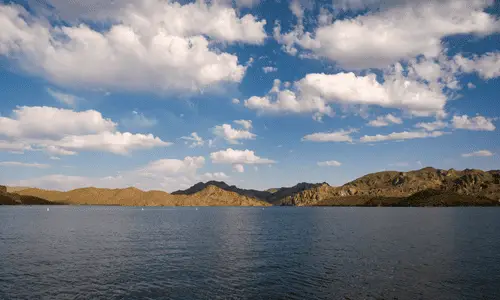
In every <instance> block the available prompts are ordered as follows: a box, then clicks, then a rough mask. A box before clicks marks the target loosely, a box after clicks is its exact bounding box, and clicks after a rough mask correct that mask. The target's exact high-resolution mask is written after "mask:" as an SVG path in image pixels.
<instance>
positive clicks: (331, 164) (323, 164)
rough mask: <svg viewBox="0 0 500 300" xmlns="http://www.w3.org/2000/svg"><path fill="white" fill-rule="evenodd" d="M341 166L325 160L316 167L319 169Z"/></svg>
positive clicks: (336, 162)
mask: <svg viewBox="0 0 500 300" xmlns="http://www.w3.org/2000/svg"><path fill="white" fill-rule="evenodd" d="M341 165H342V164H341V163H340V162H338V161H336V160H327V161H320V162H318V166H320V167H339V166H341Z"/></svg>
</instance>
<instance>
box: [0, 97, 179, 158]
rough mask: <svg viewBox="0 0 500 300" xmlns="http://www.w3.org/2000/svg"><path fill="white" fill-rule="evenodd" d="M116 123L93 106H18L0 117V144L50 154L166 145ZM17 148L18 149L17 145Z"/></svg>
mask: <svg viewBox="0 0 500 300" xmlns="http://www.w3.org/2000/svg"><path fill="white" fill-rule="evenodd" d="M116 126H117V124H116V123H115V122H113V121H111V120H110V119H105V118H104V117H103V116H102V115H101V113H100V112H97V111H95V110H87V111H81V112H77V111H73V110H68V109H59V108H54V107H45V106H43V107H27V106H23V107H18V108H17V109H15V110H14V111H13V114H12V117H10V118H8V117H0V128H2V131H0V136H5V137H7V138H9V139H10V141H4V142H3V145H2V144H0V146H3V147H0V148H5V149H7V148H16V149H17V150H18V151H19V150H33V149H41V150H44V151H46V152H47V153H49V154H51V155H75V154H76V152H77V151H80V150H92V151H107V152H111V153H115V154H122V155H123V154H128V153H129V152H130V151H133V150H139V149H150V148H153V147H164V146H169V145H170V144H171V143H168V142H164V141H162V140H161V139H160V138H158V137H155V136H153V135H152V134H132V133H129V132H123V133H122V132H118V131H116ZM19 148H20V149H19Z"/></svg>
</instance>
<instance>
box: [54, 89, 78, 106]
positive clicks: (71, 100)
mask: <svg viewBox="0 0 500 300" xmlns="http://www.w3.org/2000/svg"><path fill="white" fill-rule="evenodd" d="M47 93H49V95H51V96H52V97H53V98H54V99H56V100H57V101H59V103H62V104H64V105H67V106H69V107H75V106H76V104H77V102H78V101H81V100H82V98H80V97H77V96H75V95H71V94H67V93H63V92H60V91H56V90H53V89H51V88H47Z"/></svg>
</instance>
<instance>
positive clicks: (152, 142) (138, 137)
mask: <svg viewBox="0 0 500 300" xmlns="http://www.w3.org/2000/svg"><path fill="white" fill-rule="evenodd" d="M55 144H56V146H58V147H61V148H64V149H69V150H96V151H107V152H111V153H115V154H121V155H124V154H128V153H129V152H130V151H133V150H140V149H151V148H154V147H166V146H170V145H171V143H169V142H164V141H162V140H161V139H160V138H158V137H155V136H153V135H152V134H132V133H130V132H124V133H122V132H102V133H99V134H91V135H72V136H66V137H64V138H62V139H61V140H59V141H57V142H55Z"/></svg>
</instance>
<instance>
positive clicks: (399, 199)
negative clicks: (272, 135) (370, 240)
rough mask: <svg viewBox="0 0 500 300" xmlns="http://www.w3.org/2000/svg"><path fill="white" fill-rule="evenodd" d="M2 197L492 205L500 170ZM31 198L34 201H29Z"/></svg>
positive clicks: (134, 202)
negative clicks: (254, 186) (256, 186)
mask: <svg viewBox="0 0 500 300" xmlns="http://www.w3.org/2000/svg"><path fill="white" fill-rule="evenodd" d="M2 195H3V196H2V197H3V199H4V200H3V203H14V204H25V203H24V202H26V203H28V202H34V203H36V202H40V203H44V202H43V201H50V203H64V204H74V205H86V204H92V205H126V206H269V205H289V206H316V205H341V206H457V205H458V206H469V205H481V206H489V205H499V204H500V171H498V170H493V171H481V170H474V169H466V170H463V171H457V170H454V169H450V170H440V169H435V168H423V169H420V170H415V171H409V172H398V171H384V172H378V173H372V174H367V175H365V176H362V177H360V178H358V179H356V180H353V181H351V182H348V183H346V184H344V185H342V186H339V187H333V186H330V185H329V184H327V183H318V184H312V183H305V182H303V183H299V184H297V185H295V186H293V187H284V188H273V189H269V190H266V191H257V190H245V189H240V188H238V187H236V186H234V185H231V186H230V185H228V184H226V183H225V182H222V181H209V182H207V183H202V182H200V183H197V184H195V185H194V186H192V187H190V188H189V189H187V190H183V191H176V192H173V193H172V194H169V193H166V192H163V191H142V190H139V189H136V188H133V187H130V188H125V189H100V188H93V187H89V188H81V189H76V190H71V191H67V192H59V191H49V190H41V189H34V188H28V189H20V190H19V191H17V192H16V193H15V194H13V193H7V191H6V190H5V188H4V190H3V192H2ZM28 196H31V197H34V198H31V200H30V199H28V198H27V197H28ZM19 197H21V198H19ZM23 197H24V198H23ZM9 199H10V200H9ZM23 201H24V202H23Z"/></svg>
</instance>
